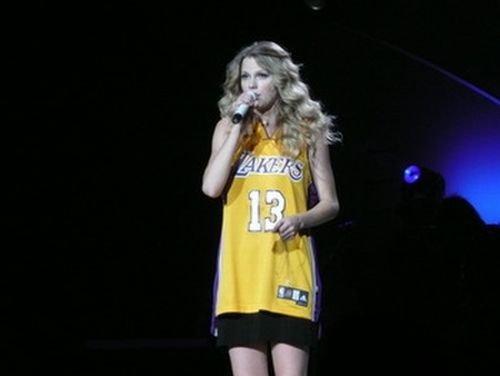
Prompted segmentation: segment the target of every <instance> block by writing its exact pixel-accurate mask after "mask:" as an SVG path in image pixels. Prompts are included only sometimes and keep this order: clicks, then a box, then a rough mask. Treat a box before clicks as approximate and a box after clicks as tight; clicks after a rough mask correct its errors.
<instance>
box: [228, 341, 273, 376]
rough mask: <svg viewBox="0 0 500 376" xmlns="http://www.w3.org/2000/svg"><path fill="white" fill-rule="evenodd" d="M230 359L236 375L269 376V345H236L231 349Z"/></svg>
mask: <svg viewBox="0 0 500 376" xmlns="http://www.w3.org/2000/svg"><path fill="white" fill-rule="evenodd" d="M229 359H230V360H231V369H232V371H233V375H234V376H267V375H268V367H267V347H266V346H265V345H264V344H263V345H256V346H252V347H249V346H235V347H231V348H230V349H229Z"/></svg>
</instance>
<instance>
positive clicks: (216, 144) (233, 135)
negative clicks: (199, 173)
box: [201, 118, 242, 198]
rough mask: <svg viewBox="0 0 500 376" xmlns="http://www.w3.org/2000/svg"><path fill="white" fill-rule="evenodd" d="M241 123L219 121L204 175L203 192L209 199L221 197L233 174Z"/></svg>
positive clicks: (227, 120)
mask: <svg viewBox="0 0 500 376" xmlns="http://www.w3.org/2000/svg"><path fill="white" fill-rule="evenodd" d="M241 127H242V125H241V123H238V124H232V123H231V120H230V119H229V118H224V119H221V120H219V122H218V123H217V125H216V126H215V130H214V133H213V135H212V151H211V153H210V158H209V160H208V164H207V166H206V167H205V171H204V173H203V183H202V188H201V189H202V191H203V193H204V194H206V195H207V196H209V197H212V198H217V197H219V196H220V195H221V194H222V193H223V191H224V188H225V187H226V184H227V181H228V179H229V175H230V173H231V168H232V162H233V158H234V153H235V152H236V150H237V149H238V146H239V143H240V132H241Z"/></svg>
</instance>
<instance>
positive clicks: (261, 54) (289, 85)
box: [218, 41, 342, 156]
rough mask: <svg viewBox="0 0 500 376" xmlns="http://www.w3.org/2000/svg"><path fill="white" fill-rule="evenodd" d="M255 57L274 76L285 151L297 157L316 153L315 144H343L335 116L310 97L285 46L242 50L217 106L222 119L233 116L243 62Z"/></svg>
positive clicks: (263, 44)
mask: <svg viewBox="0 0 500 376" xmlns="http://www.w3.org/2000/svg"><path fill="white" fill-rule="evenodd" d="M247 57H252V58H254V59H255V60H256V62H257V64H258V65H259V66H261V67H262V68H263V69H266V70H267V71H268V72H269V73H270V74H271V75H272V77H273V80H274V84H275V86H276V89H277V92H278V96H279V98H278V106H277V108H278V118H277V121H278V124H280V125H281V138H282V143H283V145H284V147H285V150H284V152H285V153H286V154H289V155H291V156H297V155H298V154H299V153H300V152H301V151H302V150H303V149H304V148H307V149H309V150H311V151H312V152H313V153H314V152H315V150H316V142H318V141H319V140H324V142H326V143H327V144H333V143H337V142H341V141H342V134H341V132H340V131H338V130H337V129H336V125H335V123H334V120H335V119H336V118H335V116H333V115H330V114H328V113H326V112H325V111H324V109H323V107H322V104H321V103H320V102H319V101H316V100H313V99H312V98H311V96H310V91H309V87H308V85H307V84H306V83H305V82H303V81H302V79H301V76H300V65H298V64H296V63H294V62H293V60H292V58H291V55H290V53H289V52H287V51H286V50H285V49H284V48H283V47H281V46H280V45H278V44H277V43H275V42H271V41H258V42H254V43H253V44H251V45H249V46H247V47H244V48H242V49H241V50H240V51H239V52H238V53H237V54H236V56H235V57H234V58H233V59H232V60H231V61H230V62H229V63H228V64H227V66H226V79H225V81H224V83H223V85H222V88H223V95H222V97H221V98H220V99H219V102H218V106H219V111H220V114H221V116H222V117H227V116H230V115H231V113H232V111H233V106H234V102H235V100H236V99H237V98H238V96H239V95H240V94H241V92H242V89H241V85H240V73H241V63H242V61H243V59H245V58H247Z"/></svg>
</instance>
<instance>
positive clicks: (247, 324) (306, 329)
mask: <svg viewBox="0 0 500 376" xmlns="http://www.w3.org/2000/svg"><path fill="white" fill-rule="evenodd" d="M216 324H217V338H216V343H217V346H228V347H233V346H251V345H256V344H262V343H287V344H289V345H292V346H296V347H314V346H316V344H317V342H318V339H319V324H318V323H316V322H312V321H310V320H306V319H301V318H297V317H290V316H284V315H280V314H276V313H271V312H264V311H261V312H258V313H251V314H241V313H227V314H223V315H220V316H218V317H217V318H216Z"/></svg>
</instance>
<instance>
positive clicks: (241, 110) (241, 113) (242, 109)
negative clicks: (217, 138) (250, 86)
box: [231, 91, 257, 124]
mask: <svg viewBox="0 0 500 376" xmlns="http://www.w3.org/2000/svg"><path fill="white" fill-rule="evenodd" d="M245 94H246V95H248V97H249V100H247V101H245V102H243V103H241V104H240V105H239V106H238V108H237V109H236V111H235V112H234V114H233V116H232V118H231V121H232V122H233V124H238V123H239V122H240V121H241V120H242V119H243V118H244V117H245V115H246V113H247V112H248V110H249V109H250V107H252V106H253V104H254V103H255V101H256V100H257V95H256V94H255V93H254V92H253V91H249V92H247V93H245ZM243 99H246V98H243Z"/></svg>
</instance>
